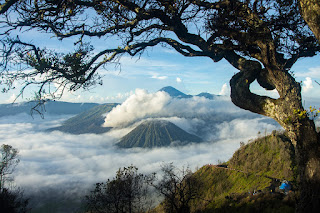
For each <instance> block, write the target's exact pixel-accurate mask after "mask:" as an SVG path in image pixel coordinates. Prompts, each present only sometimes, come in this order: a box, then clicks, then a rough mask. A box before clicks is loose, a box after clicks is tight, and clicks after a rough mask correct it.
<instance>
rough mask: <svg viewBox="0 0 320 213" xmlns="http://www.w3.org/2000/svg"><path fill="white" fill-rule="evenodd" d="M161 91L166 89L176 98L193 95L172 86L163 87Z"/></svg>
mask: <svg viewBox="0 0 320 213" xmlns="http://www.w3.org/2000/svg"><path fill="white" fill-rule="evenodd" d="M159 91H164V92H166V93H168V94H169V95H170V96H171V97H175V98H192V95H186V94H184V93H183V92H180V91H179V90H177V89H176V88H174V87H171V86H167V87H163V88H162V89H160V90H159Z"/></svg>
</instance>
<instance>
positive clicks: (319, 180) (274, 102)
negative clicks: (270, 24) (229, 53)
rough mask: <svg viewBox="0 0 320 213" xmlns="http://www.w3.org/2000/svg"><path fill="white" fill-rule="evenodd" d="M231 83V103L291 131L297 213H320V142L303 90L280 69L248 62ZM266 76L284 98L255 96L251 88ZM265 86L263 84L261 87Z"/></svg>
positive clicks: (268, 81)
mask: <svg viewBox="0 0 320 213" xmlns="http://www.w3.org/2000/svg"><path fill="white" fill-rule="evenodd" d="M241 67H242V69H241V71H240V72H239V73H237V74H235V75H234V76H233V77H232V79H231V80H230V86H231V99H232V101H233V103H234V104H235V105H237V106H239V107H240V108H243V109H247V110H250V111H251V112H255V113H259V114H262V115H265V116H268V117H271V118H273V119H275V120H276V121H277V122H278V123H279V124H280V125H281V126H282V127H284V129H285V130H286V131H287V133H288V136H289V137H290V139H291V142H292V144H293V145H294V147H295V153H296V164H297V167H298V174H299V177H298V179H297V181H298V185H299V192H300V195H299V201H298V203H297V208H296V211H297V212H318V211H319V209H320V140H319V136H318V134H317V132H316V128H315V125H314V122H313V121H312V120H310V119H309V118H308V116H307V112H306V111H305V110H304V108H303V106H302V101H301V100H302V99H301V87H300V84H299V83H297V82H296V81H295V79H294V78H293V77H292V76H291V75H290V74H289V73H288V72H287V71H284V70H280V69H278V68H275V67H272V68H270V67H269V68H264V69H263V68H262V67H261V65H260V64H259V63H258V62H254V61H247V62H246V63H244V64H243V65H242V66H241ZM260 76H263V77H264V78H265V79H264V80H262V81H263V82H267V83H268V84H269V86H271V87H274V88H276V90H277V91H278V93H279V96H280V98H278V99H273V98H270V97H266V96H259V95H256V94H253V93H252V92H251V91H250V89H249V87H250V84H251V83H252V82H253V81H255V80H257V79H258V82H259V77H260ZM260 85H261V86H263V84H261V83H260Z"/></svg>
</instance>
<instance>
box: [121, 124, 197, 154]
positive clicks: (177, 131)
mask: <svg viewBox="0 0 320 213" xmlns="http://www.w3.org/2000/svg"><path fill="white" fill-rule="evenodd" d="M201 141H202V139H201V138H199V137H198V136H195V135H192V134H190V133H187V132H186V131H184V130H182V129H181V128H179V127H177V126H176V125H175V124H173V123H171V122H169V121H163V120H152V121H145V122H143V123H142V124H140V125H139V126H137V127H136V128H135V129H134V130H132V131H131V132H130V133H128V134H127V135H125V136H124V137H123V138H122V139H121V140H120V142H118V143H117V144H116V145H117V146H118V147H121V148H133V147H142V148H153V147H165V146H170V145H175V144H177V145H179V144H186V143H190V142H196V143H199V142H201Z"/></svg>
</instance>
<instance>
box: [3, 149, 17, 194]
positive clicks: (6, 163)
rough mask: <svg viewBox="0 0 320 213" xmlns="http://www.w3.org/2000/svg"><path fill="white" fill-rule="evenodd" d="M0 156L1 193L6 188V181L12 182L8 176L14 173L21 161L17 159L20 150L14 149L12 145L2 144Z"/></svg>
mask: <svg viewBox="0 0 320 213" xmlns="http://www.w3.org/2000/svg"><path fill="white" fill-rule="evenodd" d="M0 154H1V162H0V191H3V190H4V189H5V188H6V187H5V183H6V181H8V180H11V178H10V177H8V175H11V174H12V173H13V171H14V169H15V167H16V166H17V164H18V163H19V162H20V160H19V159H18V158H17V155H18V150H17V149H15V148H13V147H12V146H11V145H7V144H2V145H1V148H0Z"/></svg>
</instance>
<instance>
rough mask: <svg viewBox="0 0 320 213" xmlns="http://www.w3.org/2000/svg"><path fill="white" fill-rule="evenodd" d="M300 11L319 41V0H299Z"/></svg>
mask: <svg viewBox="0 0 320 213" xmlns="http://www.w3.org/2000/svg"><path fill="white" fill-rule="evenodd" d="M299 5H300V12H301V14H302V17H303V19H304V20H305V21H306V22H307V24H308V26H309V28H310V29H311V31H312V32H313V33H314V35H315V36H316V38H317V39H318V41H320V1H319V0H299Z"/></svg>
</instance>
